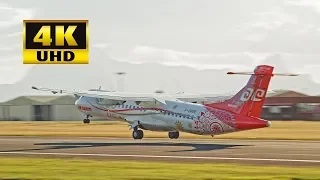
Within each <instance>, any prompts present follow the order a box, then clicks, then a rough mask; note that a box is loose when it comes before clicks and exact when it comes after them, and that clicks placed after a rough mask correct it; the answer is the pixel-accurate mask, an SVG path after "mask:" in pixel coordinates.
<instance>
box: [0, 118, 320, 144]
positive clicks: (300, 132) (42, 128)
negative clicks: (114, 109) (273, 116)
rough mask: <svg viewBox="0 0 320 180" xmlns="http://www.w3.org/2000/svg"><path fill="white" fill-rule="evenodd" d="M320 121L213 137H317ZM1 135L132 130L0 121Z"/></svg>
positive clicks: (117, 125)
mask: <svg viewBox="0 0 320 180" xmlns="http://www.w3.org/2000/svg"><path fill="white" fill-rule="evenodd" d="M319 132H320V121H319V122H314V121H313V122H312V121H272V125H271V127H268V128H263V129H255V130H249V131H243V132H236V133H230V134H224V135H219V136H215V137H213V138H218V139H219V138H233V139H286V140H290V139H292V140H320V133H319ZM144 134H145V138H168V136H167V133H165V132H152V131H144ZM0 136H91V137H120V138H122V137H128V138H131V131H129V128H128V126H127V124H125V123H122V122H113V121H91V123H90V124H83V123H82V121H58V122H57V121H0ZM180 137H181V138H205V139H208V138H209V139H212V137H211V136H200V135H193V134H189V133H181V134H180Z"/></svg>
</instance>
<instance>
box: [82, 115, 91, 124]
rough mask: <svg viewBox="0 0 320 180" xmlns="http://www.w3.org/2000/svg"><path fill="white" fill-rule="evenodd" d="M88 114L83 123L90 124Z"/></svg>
mask: <svg viewBox="0 0 320 180" xmlns="http://www.w3.org/2000/svg"><path fill="white" fill-rule="evenodd" d="M89 117H90V115H87V116H86V118H85V119H84V120H83V123H84V124H90V119H89Z"/></svg>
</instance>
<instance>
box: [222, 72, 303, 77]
mask: <svg viewBox="0 0 320 180" xmlns="http://www.w3.org/2000/svg"><path fill="white" fill-rule="evenodd" d="M227 74H230V75H233V74H240V75H265V76H266V75H270V76H299V74H289V73H273V74H267V73H253V72H228V73H227Z"/></svg>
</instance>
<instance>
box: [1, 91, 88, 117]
mask: <svg viewBox="0 0 320 180" xmlns="http://www.w3.org/2000/svg"><path fill="white" fill-rule="evenodd" d="M75 100H76V99H75V98H74V97H73V96H68V95H67V96H58V95H55V96H20V97H17V98H14V99H12V100H9V101H7V102H2V103H0V120H16V121H19V120H20V121H21V120H25V121H30V120H35V121H46V120H81V121H82V120H83V117H82V114H81V113H80V112H79V111H78V110H77V109H76V107H75V106H74V103H75Z"/></svg>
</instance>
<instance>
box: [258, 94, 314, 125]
mask: <svg viewBox="0 0 320 180" xmlns="http://www.w3.org/2000/svg"><path fill="white" fill-rule="evenodd" d="M261 118H263V119H268V120H320V96H309V95H307V94H303V93H300V92H296V91H290V90H277V91H275V92H274V93H270V94H268V95H267V98H266V100H265V102H264V107H263V112H262V114H261Z"/></svg>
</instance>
